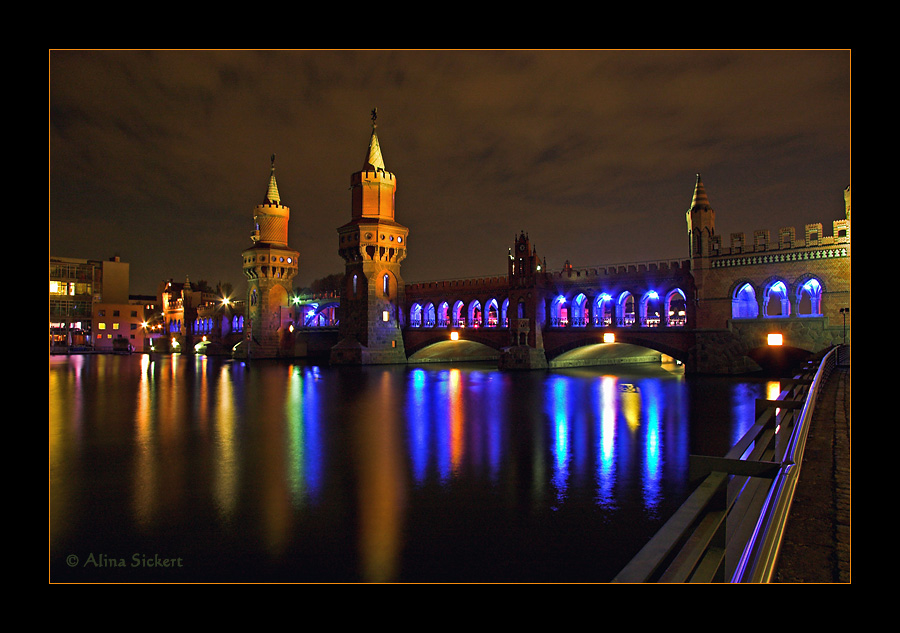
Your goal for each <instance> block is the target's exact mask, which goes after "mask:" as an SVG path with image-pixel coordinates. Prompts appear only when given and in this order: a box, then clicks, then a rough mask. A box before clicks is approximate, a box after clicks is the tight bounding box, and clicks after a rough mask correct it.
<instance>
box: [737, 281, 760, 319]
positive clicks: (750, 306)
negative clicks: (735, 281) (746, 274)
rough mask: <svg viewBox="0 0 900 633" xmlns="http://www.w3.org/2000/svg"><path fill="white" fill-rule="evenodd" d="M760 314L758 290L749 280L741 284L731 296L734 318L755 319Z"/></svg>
mask: <svg viewBox="0 0 900 633" xmlns="http://www.w3.org/2000/svg"><path fill="white" fill-rule="evenodd" d="M758 316H759V302H758V301H757V300H756V290H754V288H753V286H752V285H750V283H749V282H746V283H743V284H741V285H739V286H738V287H737V288H735V290H734V294H733V295H732V297H731V318H732V319H755V318H757V317H758Z"/></svg>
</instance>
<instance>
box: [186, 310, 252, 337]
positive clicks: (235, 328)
mask: <svg viewBox="0 0 900 633" xmlns="http://www.w3.org/2000/svg"><path fill="white" fill-rule="evenodd" d="M213 327H215V320H214V319H213V318H212V317H203V318H200V319H195V320H194V322H193V324H192V325H191V333H192V334H209V333H210V332H212V329H213ZM169 330H170V331H171V332H179V331H180V330H181V321H171V322H170V323H169ZM243 330H244V315H243V314H235V315H234V316H232V317H231V331H232V332H242V331H243Z"/></svg>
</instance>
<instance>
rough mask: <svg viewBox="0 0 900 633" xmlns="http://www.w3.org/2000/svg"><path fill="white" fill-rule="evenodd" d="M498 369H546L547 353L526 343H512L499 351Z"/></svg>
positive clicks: (547, 365) (547, 364)
mask: <svg viewBox="0 0 900 633" xmlns="http://www.w3.org/2000/svg"><path fill="white" fill-rule="evenodd" d="M497 366H498V367H499V369H547V368H548V367H549V363H548V362H547V355H546V354H545V353H544V350H542V349H535V348H534V347H529V346H528V345H513V346H511V347H506V348H504V349H502V350H501V351H500V358H499V360H498V361H497Z"/></svg>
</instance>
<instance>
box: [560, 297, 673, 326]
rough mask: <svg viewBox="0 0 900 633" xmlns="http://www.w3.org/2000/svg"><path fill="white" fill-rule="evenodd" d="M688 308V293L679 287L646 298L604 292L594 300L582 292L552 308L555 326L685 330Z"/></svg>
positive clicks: (563, 298)
mask: <svg viewBox="0 0 900 633" xmlns="http://www.w3.org/2000/svg"><path fill="white" fill-rule="evenodd" d="M686 323H687V305H686V301H685V295H684V292H683V291H682V290H681V289H680V288H675V289H674V290H671V291H669V292H668V293H666V294H665V295H660V294H659V293H658V292H657V291H655V290H648V291H647V292H645V293H644V294H643V295H634V294H632V293H631V292H629V291H627V290H626V291H624V292H621V293H619V294H618V295H615V296H613V295H611V294H609V293H606V292H604V293H601V294H599V295H597V296H596V297H594V298H593V299H588V297H587V296H586V295H584V294H583V293H580V294H578V295H576V296H575V297H574V298H572V299H567V298H566V297H564V296H562V295H560V296H558V297H556V298H555V299H554V300H553V302H552V304H551V306H550V325H551V326H553V327H586V326H588V325H593V326H595V327H612V326H615V327H632V326H635V325H637V326H639V327H684V326H685V324H686Z"/></svg>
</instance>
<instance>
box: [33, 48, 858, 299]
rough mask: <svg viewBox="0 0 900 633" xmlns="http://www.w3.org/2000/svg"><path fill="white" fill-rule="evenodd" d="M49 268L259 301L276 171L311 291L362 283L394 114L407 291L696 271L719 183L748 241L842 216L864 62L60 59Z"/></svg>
mask: <svg viewBox="0 0 900 633" xmlns="http://www.w3.org/2000/svg"><path fill="white" fill-rule="evenodd" d="M49 82H50V95H49V96H50V99H49V101H50V104H49V105H50V116H49V119H50V135H49V136H50V143H49V145H50V151H49V156H50V167H49V180H50V209H49V216H50V217H49V229H50V254H51V255H52V256H61V257H76V258H86V259H107V258H109V257H112V256H114V255H118V256H120V257H121V258H122V260H123V261H125V262H128V263H129V264H130V271H131V293H132V294H155V293H156V289H157V285H158V284H159V282H161V281H163V280H165V279H169V278H172V279H174V280H176V281H183V280H184V279H185V278H186V277H189V278H190V279H191V281H198V280H206V281H207V282H208V283H209V284H210V285H212V286H213V287H214V286H215V285H216V284H217V283H218V282H223V283H225V282H227V283H231V284H232V285H233V286H234V288H235V290H236V291H238V292H239V293H240V292H244V291H245V288H246V284H245V282H244V279H243V275H242V273H241V252H242V250H243V249H245V248H246V247H248V246H249V245H250V244H251V242H250V231H251V230H252V229H253V208H254V206H255V205H257V204H259V203H260V202H262V200H263V196H264V195H265V192H266V185H267V182H268V178H269V169H270V158H271V155H272V154H276V177H277V180H278V186H279V190H280V193H281V197H282V200H283V202H284V203H285V204H287V205H288V206H289V207H290V209H291V221H290V233H289V241H290V245H291V246H292V247H293V248H295V249H296V250H298V251H299V252H300V273H299V275H298V277H297V278H296V279H295V283H294V285H295V286H299V287H302V286H308V285H309V284H310V283H311V282H312V281H313V280H314V279H317V278H321V277H324V276H326V275H328V274H331V273H339V272H343V260H341V258H340V257H339V256H338V254H337V246H338V238H337V232H336V229H337V227H338V226H340V225H342V224H343V223H345V222H346V221H347V220H348V219H349V217H350V191H349V184H350V175H351V173H353V172H356V171H359V170H360V169H361V168H362V166H363V160H364V158H365V156H366V149H367V147H368V142H369V137H370V135H371V120H370V114H371V111H372V109H373V108H376V107H377V109H378V120H377V123H378V137H379V141H380V143H381V149H382V152H383V155H384V161H385V167H386V168H387V169H388V171H391V172H393V173H394V174H395V175H396V177H397V183H398V186H397V196H396V208H397V220H398V221H399V222H401V223H402V224H404V225H406V226H408V227H409V229H410V233H409V242H408V244H409V251H408V256H407V259H406V260H405V261H404V263H403V267H402V275H403V277H404V279H405V280H406V281H408V282H410V281H424V280H436V279H451V278H459V277H468V276H482V275H496V274H506V254H507V249H508V248H509V247H510V246H511V245H512V242H513V239H514V237H515V236H516V235H517V234H518V233H519V232H520V231H526V232H527V233H528V234H529V236H530V237H531V241H532V244H534V245H536V246H537V249H538V254H539V255H540V256H542V257H545V258H546V260H547V263H548V266H549V268H550V269H551V270H558V269H560V268H562V266H563V264H564V262H565V261H566V260H569V261H570V262H571V263H572V264H573V265H574V266H576V267H579V266H589V265H601V264H614V263H621V262H633V261H646V260H658V259H682V258H686V256H687V237H686V230H687V229H686V224H685V211H687V209H688V208H689V206H690V202H691V196H692V194H693V187H694V181H695V178H696V174H697V173H700V174H701V175H702V178H703V182H704V184H705V185H706V190H707V193H708V194H709V199H710V203H711V204H712V206H713V208H714V209H715V210H716V222H717V226H716V228H717V231H718V233H719V234H720V235H722V236H723V245H724V246H728V245H729V243H730V242H729V237H728V236H729V235H730V233H733V232H744V233H745V234H746V235H747V236H748V239H752V234H753V231H754V230H757V229H769V230H770V231H771V232H772V235H773V236H774V235H776V234H777V233H776V232H777V230H778V229H779V228H780V227H783V226H794V227H796V228H797V230H798V233H800V232H801V231H802V227H803V225H804V224H806V223H809V222H822V223H823V224H824V225H825V234H826V235H831V226H830V223H831V221H832V220H834V219H839V218H841V217H842V216H843V190H844V188H845V187H847V186H848V185H849V184H850V51H848V50H838V51H516V50H513V51H101V50H98V51H61V50H53V51H50V52H49Z"/></svg>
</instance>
